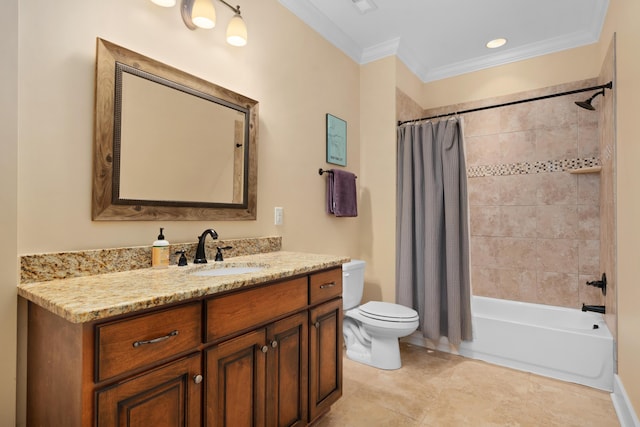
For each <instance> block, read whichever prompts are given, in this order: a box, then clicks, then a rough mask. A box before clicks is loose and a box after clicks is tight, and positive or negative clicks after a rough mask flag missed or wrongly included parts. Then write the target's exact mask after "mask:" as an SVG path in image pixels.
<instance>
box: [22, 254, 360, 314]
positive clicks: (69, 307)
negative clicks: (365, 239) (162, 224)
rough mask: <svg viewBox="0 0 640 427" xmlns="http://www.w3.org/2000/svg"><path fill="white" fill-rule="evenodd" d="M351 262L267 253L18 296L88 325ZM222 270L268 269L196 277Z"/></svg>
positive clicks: (92, 279) (78, 281)
mask: <svg viewBox="0 0 640 427" xmlns="http://www.w3.org/2000/svg"><path fill="white" fill-rule="evenodd" d="M347 261H349V258H348V257H344V256H336V255H321V254H309V253H301V252H286V251H278V252H268V253H261V254H254V255H245V256H238V257H234V258H228V259H226V260H225V261H223V262H214V261H209V263H208V264H197V265H194V264H189V265H188V266H186V267H178V266H175V265H172V266H170V267H169V268H164V269H155V268H145V269H139V270H132V271H124V272H118V273H108V274H98V275H94V276H86V277H77V278H69V279H59V280H51V281H47V282H35V283H27V284H24V283H23V284H20V285H19V286H18V295H20V296H21V297H23V298H25V299H27V300H29V301H31V302H33V303H35V304H38V305H39V306H41V307H43V308H45V309H47V310H49V311H51V312H53V313H55V314H57V315H58V316H60V317H63V318H64V319H66V320H68V321H70V322H73V323H85V322H91V321H94V320H100V319H105V318H107V317H111V316H115V315H120V314H127V313H132V312H135V311H139V310H144V309H147V308H152V307H159V306H162V305H164V304H170V303H176V302H180V301H186V300H189V299H192V298H199V297H202V296H206V295H214V294H216V293H219V292H223V291H228V290H233V289H239V288H243V287H246V286H252V285H257V284H261V283H266V282H270V281H273V280H278V279H283V278H287V277H291V276H297V275H302V274H307V273H310V272H313V271H319V270H323V269H327V268H331V267H338V266H341V265H342V264H343V263H344V262H347ZM222 266H226V267H234V266H263V267H264V268H263V269H262V270H260V271H258V272H254V273H244V274H238V275H228V276H194V275H193V274H191V273H193V272H196V271H198V270H203V269H210V268H220V267H222Z"/></svg>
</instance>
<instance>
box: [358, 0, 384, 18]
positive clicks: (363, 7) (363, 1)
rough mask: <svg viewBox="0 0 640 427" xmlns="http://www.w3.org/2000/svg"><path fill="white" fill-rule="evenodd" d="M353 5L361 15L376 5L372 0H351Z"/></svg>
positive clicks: (375, 7) (373, 8)
mask: <svg viewBox="0 0 640 427" xmlns="http://www.w3.org/2000/svg"><path fill="white" fill-rule="evenodd" d="M351 1H352V2H353V5H354V6H355V7H356V9H358V12H360V13H362V14H363V15H364V14H365V13H367V12H371V11H372V10H375V9H377V8H378V7H377V6H376V4H375V3H374V2H373V0H351Z"/></svg>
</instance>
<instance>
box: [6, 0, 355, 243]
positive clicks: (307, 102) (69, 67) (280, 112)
mask: <svg viewBox="0 0 640 427" xmlns="http://www.w3.org/2000/svg"><path fill="white" fill-rule="evenodd" d="M242 9H243V16H244V18H245V20H246V22H247V25H248V28H249V43H248V45H247V46H246V47H245V48H242V49H238V48H233V47H231V46H228V45H227V44H226V43H225V42H224V33H225V27H226V23H227V22H228V20H229V19H230V18H231V16H232V14H231V11H229V10H228V9H225V8H224V7H220V8H218V20H219V25H218V27H216V28H215V29H214V30H211V31H204V30H196V31H190V30H188V29H187V28H186V27H185V26H184V24H183V23H182V20H181V18H180V13H179V8H178V7H175V8H172V9H165V8H161V7H158V6H156V5H154V4H152V3H151V2H149V1H146V0H144V1H136V2H131V1H127V0H115V1H109V2H104V1H98V0H89V1H83V2H80V3H78V2H77V1H73V0H63V1H59V2H45V3H43V2H39V1H32V0H30V1H22V2H20V28H21V34H20V45H19V48H20V69H21V75H20V78H19V81H18V84H19V90H20V104H19V108H20V110H19V117H20V119H19V120H20V141H19V146H20V158H19V182H20V188H19V217H20V221H19V224H18V230H19V242H18V246H19V247H18V252H19V253H21V254H26V253H37V252H50V251H62V250H75V249H91V248H104V247H117V246H130V245H143V244H149V243H150V242H152V241H153V240H154V238H155V236H156V235H157V228H158V226H159V225H162V226H163V227H165V236H166V237H167V239H168V240H169V241H170V242H172V243H174V242H175V243H178V242H185V241H194V240H195V238H196V236H197V235H198V234H199V233H200V232H201V231H202V230H203V229H205V228H206V227H214V228H215V229H216V230H217V231H218V233H219V235H220V236H221V237H226V238H232V237H251V236H265V235H274V234H280V235H282V236H283V242H284V243H283V244H284V247H285V249H299V250H309V251H318V252H334V253H344V254H346V255H352V254H354V253H355V252H356V251H357V241H356V239H355V235H356V234H355V233H356V230H357V222H358V219H336V218H333V217H330V216H328V215H327V214H326V213H325V212H324V205H323V200H324V191H325V177H320V176H319V175H318V173H317V171H318V168H320V167H326V164H325V114H326V113H331V114H334V115H336V116H338V117H340V118H342V119H344V120H346V121H347V122H348V137H347V139H348V162H349V163H348V167H347V168H348V169H349V170H352V171H354V172H356V173H358V172H359V168H360V164H359V155H358V153H359V139H360V138H359V131H360V124H359V121H360V120H359V67H358V66H357V64H355V63H354V62H353V61H352V60H351V59H350V58H348V57H347V56H346V55H344V54H342V53H341V52H340V51H339V50H337V49H336V48H334V47H333V46H331V45H330V44H329V43H328V42H327V41H326V40H324V39H323V38H322V37H320V36H319V35H318V34H317V33H315V32H314V31H312V30H311V29H309V28H308V27H307V26H305V25H304V24H302V23H301V21H299V20H298V19H297V18H296V17H295V16H294V15H292V14H291V13H289V12H288V11H287V10H286V9H285V8H284V7H282V6H281V5H280V4H279V3H278V2H277V1H276V0H269V1H260V0H247V1H246V2H245V3H243V4H242ZM274 23H277V25H274ZM97 36H99V37H101V38H104V39H106V40H109V41H111V42H113V43H116V44H119V45H122V46H124V47H127V48H129V49H131V50H134V51H137V52H140V53H142V54H144V55H146V56H149V57H152V58H154V59H157V60H159V61H162V62H165V63H167V64H169V65H172V66H175V67H177V68H180V69H182V70H184V71H187V72H189V73H191V74H194V75H196V76H198V77H202V78H204V79H206V80H209V81H211V82H214V83H216V84H219V85H221V86H224V87H227V88H229V89H232V90H234V91H236V92H239V93H241V94H244V95H246V96H248V97H250V98H253V99H256V100H258V101H259V102H260V124H259V142H258V146H259V148H258V151H259V153H258V157H259V166H258V183H259V184H258V185H259V188H258V194H259V196H258V219H257V221H243V222H209V221H195V222H193V221H186V222H167V221H165V222H163V223H162V224H159V223H156V222H106V223H105V222H92V221H91V219H90V207H91V204H90V200H91V173H92V171H91V158H92V157H91V156H92V139H93V102H94V99H93V98H94V97H93V90H94V89H93V85H94V63H95V39H96V37H97ZM212 167H215V160H212ZM169 169H170V167H169V166H167V170H169ZM275 206H282V207H283V208H284V225H283V226H280V227H276V226H274V225H273V208H274V207H275ZM45 212H46V215H43V213H45Z"/></svg>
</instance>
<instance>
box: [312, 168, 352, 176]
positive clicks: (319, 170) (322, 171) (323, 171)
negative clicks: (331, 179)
mask: <svg viewBox="0 0 640 427" xmlns="http://www.w3.org/2000/svg"><path fill="white" fill-rule="evenodd" d="M323 173H330V174H333V171H332V170H323V169H322V168H320V169H318V175H322V174H323ZM356 178H358V177H357V176H356Z"/></svg>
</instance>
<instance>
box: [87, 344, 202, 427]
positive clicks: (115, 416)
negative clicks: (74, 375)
mask: <svg viewBox="0 0 640 427" xmlns="http://www.w3.org/2000/svg"><path fill="white" fill-rule="evenodd" d="M200 360H201V358H200V353H195V354H193V355H191V356H188V357H186V358H184V359H179V360H177V361H175V362H172V363H169V364H167V365H164V366H162V367H160V368H158V369H154V370H151V371H149V372H147V373H145V374H143V375H140V376H137V377H134V378H132V379H130V380H127V381H123V382H121V383H116V384H115V385H113V386H111V387H108V388H106V389H104V390H100V391H98V392H97V393H96V395H97V398H96V404H97V408H96V411H97V425H98V427H138V426H154V427H187V426H199V425H200V414H201V389H202V385H201V382H202V376H201V374H202V371H201V363H200Z"/></svg>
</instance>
